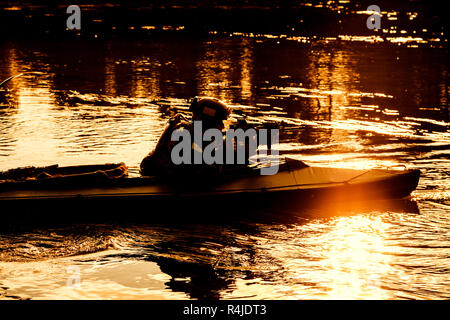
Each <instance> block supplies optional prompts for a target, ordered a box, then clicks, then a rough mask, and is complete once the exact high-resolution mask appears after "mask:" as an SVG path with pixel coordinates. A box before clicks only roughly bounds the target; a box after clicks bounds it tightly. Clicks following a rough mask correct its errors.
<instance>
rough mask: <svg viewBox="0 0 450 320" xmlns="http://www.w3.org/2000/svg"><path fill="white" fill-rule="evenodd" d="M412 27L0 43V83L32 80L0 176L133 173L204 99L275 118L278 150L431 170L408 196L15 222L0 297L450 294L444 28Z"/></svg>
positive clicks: (7, 130) (5, 140)
mask: <svg viewBox="0 0 450 320" xmlns="http://www.w3.org/2000/svg"><path fill="white" fill-rule="evenodd" d="M10 11H14V10H12V9H10ZM333 12H334V11H333ZM399 15H400V14H399ZM419 17H420V15H419ZM394 22H395V21H394ZM155 28H159V27H158V26H156V27H155ZM401 28H402V25H399V29H401ZM411 28H412V27H411ZM411 28H409V29H408V27H405V28H404V29H405V30H406V34H403V33H401V34H398V33H395V34H388V35H389V39H388V38H387V37H386V35H384V36H383V37H384V38H383V39H384V40H383V41H382V42H381V41H380V40H379V39H378V40H377V38H373V37H372V36H367V35H364V36H360V34H358V33H351V32H349V31H347V32H345V33H341V34H337V35H328V34H327V35H325V36H322V37H315V36H314V35H307V36H305V35H304V34H303V33H297V34H295V32H293V33H292V34H280V33H273V34H270V33H264V34H254V33H251V32H229V33H222V32H217V33H216V32H210V33H209V34H207V35H204V36H201V37H200V36H192V35H186V34H184V33H183V32H178V31H176V32H172V31H173V29H174V28H172V30H171V31H170V32H167V33H162V34H157V35H150V36H148V37H145V40H141V41H136V40H134V39H133V40H131V39H127V37H125V36H115V37H113V38H112V39H95V38H94V37H93V38H92V39H90V38H89V39H78V40H72V39H66V40H63V41H55V40H54V39H53V40H52V39H47V40H45V41H37V40H30V39H26V40H23V39H21V38H19V39H9V40H4V41H2V42H0V75H1V78H7V77H9V76H12V75H16V74H19V73H24V75H22V76H21V77H18V78H16V79H14V80H13V81H11V83H9V84H8V86H7V89H8V90H7V92H4V93H3V99H2V101H1V103H0V170H5V169H9V168H13V167H20V166H27V165H36V166H41V165H52V164H56V163H58V164H60V165H75V164H90V163H105V162H120V161H124V162H125V163H126V164H127V165H128V166H129V168H130V175H138V167H139V163H140V161H141V159H142V158H143V157H144V156H145V155H146V154H147V153H148V152H149V151H150V150H151V149H152V148H153V147H154V145H155V144H156V142H157V139H158V137H159V135H160V134H161V132H162V131H163V129H164V126H165V124H166V121H167V120H168V118H169V117H170V116H171V115H173V114H175V113H176V112H186V107H187V106H188V103H189V99H190V98H192V97H193V96H196V95H208V96H214V97H217V98H220V99H222V100H224V101H225V102H227V103H228V104H230V105H231V106H232V107H233V109H234V111H235V114H234V116H233V117H237V114H238V113H239V112H241V111H242V112H244V113H246V114H247V115H248V117H249V118H250V119H252V120H253V121H255V122H264V121H275V122H280V123H281V122H283V123H284V129H283V131H282V134H281V154H282V155H283V156H289V157H293V158H297V159H302V160H304V161H306V162H307V163H308V164H310V165H321V166H333V167H348V168H365V169H366V168H367V169H368V168H373V167H389V166H394V167H395V166H400V165H406V166H407V167H408V168H418V169H421V171H422V178H421V181H420V184H419V187H418V190H417V191H415V192H414V193H413V195H412V198H411V200H406V201H400V202H398V201H397V202H388V203H382V204H381V205H380V203H373V204H366V205H364V206H357V207H356V208H352V209H348V208H345V209H342V210H341V209H337V208H336V207H334V206H331V207H330V208H329V209H323V208H322V209H308V210H307V209H305V210H298V211H295V212H293V211H287V210H285V209H283V208H282V207H280V208H279V209H276V210H272V211H269V212H258V213H257V214H256V215H255V214H254V213H253V214H252V215H251V216H248V217H246V216H245V215H244V214H243V215H242V218H233V219H229V220H227V219H224V221H222V222H221V223H212V222H210V221H204V222H201V221H200V222H199V221H195V222H192V223H170V224H169V223H158V224H154V223H151V219H149V223H146V224H143V223H139V224H137V223H134V224H133V223H115V224H107V225H106V224H73V225H70V226H68V225H58V226H47V227H35V228H33V227H29V228H24V229H18V230H6V231H3V232H2V233H1V234H0V299H28V298H31V299H45V298H50V299H61V298H62V299H98V298H102V299H103V298H104V299H141V298H142V299H203V298H213V299H217V298H222V299H239V298H248V299H300V298H313V299H315V298H318V299H323V298H331V299H335V298H349V299H370V298H375V299H386V298H387V299H392V298H401V299H438V298H445V299H448V298H450V276H449V271H450V218H449V216H448V213H449V211H450V191H449V185H450V183H449V172H450V171H449V169H448V168H449V163H450V161H449V152H450V151H449V150H450V130H449V129H450V128H449V125H450V120H449V107H448V106H449V104H448V72H449V65H448V50H447V47H446V41H447V36H446V34H441V30H438V31H434V32H435V33H433V34H430V35H428V36H423V31H422V30H420V32H421V34H420V35H417V34H416V33H414V31H415V29H414V28H412V29H411ZM147 29H150V30H153V29H152V28H147ZM147 29H144V30H147ZM413 29H414V30H413ZM421 29H422V28H421ZM181 30H182V29H181ZM344 31H345V30H344ZM399 32H400V31H399ZM418 32H419V31H418ZM90 36H91V35H90ZM436 39H439V41H437V40H436ZM377 41H378V42H377ZM293 201H295V199H293ZM131 210H142V209H141V208H140V209H138V208H132V209H131ZM145 210H148V211H149V216H150V215H151V214H170V213H166V212H164V208H146V209H145ZM2 214H12V213H2ZM77 274H79V276H80V278H79V280H80V282H79V283H78V282H77V281H75V280H74V279H75V278H76V277H75V278H74V276H76V275H77ZM74 284H75V285H74ZM77 284H79V286H78V285H77Z"/></svg>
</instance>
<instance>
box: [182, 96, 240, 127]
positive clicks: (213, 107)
mask: <svg viewBox="0 0 450 320" xmlns="http://www.w3.org/2000/svg"><path fill="white" fill-rule="evenodd" d="M189 111H192V113H193V114H194V115H199V114H201V115H202V117H203V116H204V117H205V118H208V119H211V120H216V121H223V120H226V119H227V118H228V116H229V115H230V112H231V110H230V109H229V108H228V107H227V106H226V105H225V104H224V103H223V102H222V101H220V100H218V99H215V98H208V97H207V98H198V97H195V98H194V100H193V101H192V103H191V106H190V107H189Z"/></svg>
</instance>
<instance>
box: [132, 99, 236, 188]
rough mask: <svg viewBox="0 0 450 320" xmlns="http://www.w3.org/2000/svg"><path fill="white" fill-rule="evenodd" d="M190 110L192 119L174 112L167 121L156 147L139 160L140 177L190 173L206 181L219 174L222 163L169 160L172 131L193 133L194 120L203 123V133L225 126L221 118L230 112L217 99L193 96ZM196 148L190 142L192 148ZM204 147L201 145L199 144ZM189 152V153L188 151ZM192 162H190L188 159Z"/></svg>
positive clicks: (184, 175)
mask: <svg viewBox="0 0 450 320" xmlns="http://www.w3.org/2000/svg"><path fill="white" fill-rule="evenodd" d="M189 111H191V112H192V119H191V121H188V120H187V119H186V118H185V117H184V116H183V115H181V114H176V115H175V116H174V117H172V118H171V119H170V120H169V124H168V125H167V127H166V128H165V130H164V132H163V133H162V135H161V137H160V139H159V141H158V143H157V144H156V147H155V149H154V150H153V151H152V152H150V153H149V154H148V155H147V156H146V157H145V158H144V159H143V160H142V162H141V166H140V169H141V174H142V175H143V176H163V177H165V178H168V179H171V178H175V179H177V180H180V178H183V177H186V176H189V177H195V178H199V179H201V178H202V177H207V178H208V179H209V180H214V177H215V176H217V175H219V174H220V172H221V170H222V165H219V164H212V165H207V164H200V165H188V164H180V165H175V164H174V163H173V162H172V159H171V152H172V149H173V147H174V146H175V145H176V143H177V142H176V141H172V140H171V138H172V133H173V132H174V131H175V130H178V129H183V130H188V131H189V132H190V133H191V134H193V129H194V121H201V122H202V130H203V132H204V131H206V130H208V129H212V128H215V129H218V130H223V129H224V121H225V120H227V118H228V116H229V115H230V109H229V108H228V107H227V106H226V105H225V104H224V103H223V102H221V101H220V100H217V99H214V98H208V97H206V98H197V97H196V98H194V100H193V101H192V103H191V105H190V107H189ZM195 147H198V146H196V145H194V144H193V148H195ZM199 147H200V148H203V146H199ZM191 154H192V152H191ZM191 163H193V162H191Z"/></svg>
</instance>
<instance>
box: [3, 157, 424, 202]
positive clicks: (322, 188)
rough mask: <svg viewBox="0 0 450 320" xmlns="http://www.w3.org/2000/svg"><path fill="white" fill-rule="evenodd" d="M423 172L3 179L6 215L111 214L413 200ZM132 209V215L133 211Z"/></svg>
mask: <svg viewBox="0 0 450 320" xmlns="http://www.w3.org/2000/svg"><path fill="white" fill-rule="evenodd" d="M419 178H420V171H419V170H390V169H369V170H356V169H342V168H328V167H311V166H308V165H306V164H305V163H303V162H302V161H298V160H293V159H286V162H285V163H283V164H280V167H279V171H278V173H277V174H275V175H266V176H264V175H260V170H259V168H256V167H254V168H245V169H242V168H241V169H239V170H228V171H226V173H225V174H224V179H223V181H221V182H220V183H217V184H216V185H213V186H209V187H207V188H198V187H193V186H192V185H186V184H185V185H173V184H169V183H165V182H164V181H161V180H160V179H158V178H156V177H127V168H126V166H125V164H123V163H119V164H105V165H93V166H75V167H58V166H51V167H45V168H33V167H32V168H22V169H13V170H9V171H6V172H2V173H0V206H1V207H2V208H6V207H8V208H13V209H16V208H18V206H19V205H22V208H33V209H34V208H37V207H38V206H39V205H44V208H45V209H46V210H50V209H52V208H55V207H57V208H59V210H61V208H64V210H66V209H69V208H72V207H73V208H75V207H77V208H78V210H79V208H82V210H86V208H89V207H90V206H92V205H94V204H96V205H100V206H101V208H104V209H105V210H106V209H107V210H110V209H113V210H114V209H118V208H122V209H123V208H129V207H130V206H135V205H142V206H144V208H151V207H152V206H153V205H162V206H165V207H167V208H168V207H171V206H176V205H178V206H180V207H182V208H183V209H192V210H195V209H196V208H199V207H205V206H213V207H214V206H215V207H217V206H218V205H219V206H220V207H222V206H226V205H228V206H231V207H233V206H235V207H236V206H238V207H243V206H246V205H247V206H253V205H254V204H260V205H263V206H264V205H266V204H268V203H269V202H273V201H275V202H277V203H284V202H289V203H296V204H298V205H300V206H301V205H303V204H305V203H306V202H311V201H319V202H323V201H327V202H330V201H350V200H351V201H354V200H370V199H396V198H397V199H398V198H404V197H407V196H408V195H410V193H411V192H412V191H413V190H415V189H416V187H417V185H418V182H419ZM126 210H127V209H126Z"/></svg>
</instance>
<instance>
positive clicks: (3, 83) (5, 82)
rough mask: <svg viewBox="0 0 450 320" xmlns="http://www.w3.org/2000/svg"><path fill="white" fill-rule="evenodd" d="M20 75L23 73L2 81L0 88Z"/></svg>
mask: <svg viewBox="0 0 450 320" xmlns="http://www.w3.org/2000/svg"><path fill="white" fill-rule="evenodd" d="M21 75H23V73H20V74H17V75H15V76H12V77H9V78H8V79H6V80H4V81H3V82H2V83H0V88H2V87H4V86H5V85H6V84H7V83H8V82H9V81H11V80H12V79H14V78H17V77H20V76H21Z"/></svg>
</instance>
